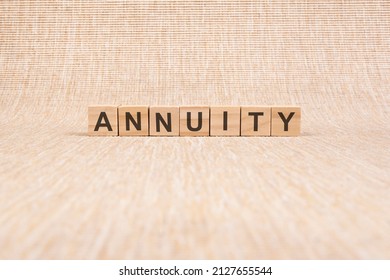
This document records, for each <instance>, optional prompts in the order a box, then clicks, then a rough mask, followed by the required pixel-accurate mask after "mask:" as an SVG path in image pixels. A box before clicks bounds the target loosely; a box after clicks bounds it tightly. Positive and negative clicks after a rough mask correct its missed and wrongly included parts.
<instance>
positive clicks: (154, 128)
mask: <svg viewBox="0 0 390 280" xmlns="http://www.w3.org/2000/svg"><path fill="white" fill-rule="evenodd" d="M149 130H150V135H151V136H179V107H178V106H151V107H150V108H149Z"/></svg>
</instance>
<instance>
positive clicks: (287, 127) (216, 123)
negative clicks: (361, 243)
mask: <svg viewBox="0 0 390 280" xmlns="http://www.w3.org/2000/svg"><path fill="white" fill-rule="evenodd" d="M300 130H301V108H300V107H294V106H277V107H276V106H139V105H121V106H113V105H95V106H89V107H88V135H90V136H118V135H119V136H298V135H299V134H300Z"/></svg>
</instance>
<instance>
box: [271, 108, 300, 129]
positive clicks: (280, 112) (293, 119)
mask: <svg viewBox="0 0 390 280" xmlns="http://www.w3.org/2000/svg"><path fill="white" fill-rule="evenodd" d="M300 132H301V108H300V107H287V106H286V107H272V128H271V135H272V136H298V135H299V134H300Z"/></svg>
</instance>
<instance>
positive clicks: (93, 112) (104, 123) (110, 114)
mask: <svg viewBox="0 0 390 280" xmlns="http://www.w3.org/2000/svg"><path fill="white" fill-rule="evenodd" d="M88 135H90V136H118V106H112V105H96V106H89V107H88Z"/></svg>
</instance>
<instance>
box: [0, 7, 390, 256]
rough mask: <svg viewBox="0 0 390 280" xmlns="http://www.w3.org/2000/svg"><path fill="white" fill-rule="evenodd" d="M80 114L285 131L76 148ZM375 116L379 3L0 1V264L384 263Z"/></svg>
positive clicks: (383, 117)
mask: <svg viewBox="0 0 390 280" xmlns="http://www.w3.org/2000/svg"><path fill="white" fill-rule="evenodd" d="M90 104H128V105H131V104H137V105H143V104H146V105H188V104H189V105H191V104H201V105H224V104H226V105H252V104H253V105H276V104H281V105H285V104H287V105H299V106H301V107H302V136H300V137H296V138H277V137H258V138H256V137H255V138H253V137H252V138H251V137H230V138H229V137H221V138H217V137H201V138H188V137H182V138H180V137H173V138H163V137H161V138H160V137H154V138H153V137H133V138H132V137H88V136H86V131H87V106H88V105H90ZM389 105H390V2H389V1H388V0H382V1H375V0H345V1H342V0H329V1H316V0H313V1H309V0H307V1H303V0H300V1H282V0H276V1H251V0H245V1H121V0H106V1H98V0H85V1H82V0H73V1H65V0H63V1H49V0H35V1H27V0H19V1H15V0H1V1H0V106H1V107H0V127H1V129H0V248H1V249H0V258H4V259H9V258H12V259H14V258H32V259H35V258H39V259H41V258H44V259H47V258H48V259H63V258H65V259H72V258H77V259H94V258H99V259H100V258H102V259H106V258H114V259H122V258H128V259H166V258H169V259H170V258H173V259H178V258H179V259H187V258H196V259H208V258H209V259H219V258H221V259H249V258H266V259H278V258H282V259H286V258H287V259H289V258H292V259H302V258H303V259H306V258H308V259H317V258H320V259H327V258H337V259H340V258H341V259H345V258H353V259H355V258H357V259H361V258H362V259H373V258H390V234H389V233H390V164H389V158H390V149H389V148H390V137H389V130H390V125H389V121H390V110H389Z"/></svg>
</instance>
